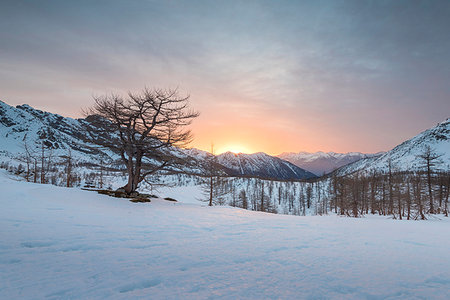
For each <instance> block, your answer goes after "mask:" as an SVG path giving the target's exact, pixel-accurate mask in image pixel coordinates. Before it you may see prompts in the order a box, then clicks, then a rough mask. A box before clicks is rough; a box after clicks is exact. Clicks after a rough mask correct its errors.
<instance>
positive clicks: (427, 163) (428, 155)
mask: <svg viewBox="0 0 450 300" xmlns="http://www.w3.org/2000/svg"><path fill="white" fill-rule="evenodd" d="M441 156H442V154H436V153H435V152H434V150H433V149H431V147H430V146H429V145H426V146H425V148H424V149H423V152H422V153H421V154H419V155H418V157H419V158H421V159H422V161H423V164H424V167H425V168H426V172H427V183H428V197H429V200H430V214H434V206H433V190H432V183H431V175H432V173H433V172H434V171H435V170H434V167H435V166H436V164H438V163H439V162H440V160H439V158H440V157H441Z"/></svg>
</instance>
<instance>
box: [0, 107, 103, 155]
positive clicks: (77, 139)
mask: <svg viewBox="0 0 450 300" xmlns="http://www.w3.org/2000/svg"><path fill="white" fill-rule="evenodd" d="M86 124H87V121H86V120H85V119H72V118H66V117H62V116H60V115H57V114H52V113H49V112H44V111H41V110H38V109H34V108H32V107H31V106H29V105H27V104H24V105H18V106H17V107H13V106H10V105H8V104H6V103H5V102H2V101H0V138H1V141H2V142H1V145H0V154H1V155H2V156H7V157H16V156H17V155H19V154H21V153H23V152H24V151H25V143H27V146H28V147H29V149H30V150H31V151H39V149H40V148H41V144H44V145H45V147H47V148H49V149H52V152H53V155H63V154H66V151H67V149H69V148H70V149H71V150H72V151H73V155H74V157H76V158H78V159H82V160H92V159H94V158H95V157H97V156H98V155H99V154H100V151H99V150H98V148H97V147H95V145H92V144H89V142H88V141H87V139H86V135H85V134H83V132H84V131H83V127H84V126H85V125H86Z"/></svg>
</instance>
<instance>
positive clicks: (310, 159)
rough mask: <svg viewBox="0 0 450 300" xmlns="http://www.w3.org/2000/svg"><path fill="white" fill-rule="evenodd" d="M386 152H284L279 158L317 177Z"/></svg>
mask: <svg viewBox="0 0 450 300" xmlns="http://www.w3.org/2000/svg"><path fill="white" fill-rule="evenodd" d="M383 153H384V152H379V153H375V154H364V153H360V152H349V153H335V152H327V153H326V152H322V151H319V152H315V153H310V152H298V153H295V152H284V153H282V154H280V155H278V157H279V158H281V159H284V160H287V161H289V162H291V163H293V164H294V165H296V166H298V167H300V168H302V169H305V170H307V171H309V172H311V173H314V174H315V175H317V176H322V175H324V174H328V173H330V172H332V171H334V170H336V169H338V168H340V167H342V166H345V165H348V164H350V163H353V162H355V161H358V160H360V159H363V158H370V157H376V156H380V155H382V154H383Z"/></svg>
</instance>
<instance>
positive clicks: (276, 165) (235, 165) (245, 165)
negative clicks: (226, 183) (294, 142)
mask: <svg viewBox="0 0 450 300" xmlns="http://www.w3.org/2000/svg"><path fill="white" fill-rule="evenodd" d="M217 162H218V163H219V164H221V165H223V166H225V167H226V168H228V169H229V170H231V171H232V174H233V175H244V176H245V175H251V176H258V177H263V178H278V179H283V180H292V179H293V180H295V179H309V178H314V177H316V176H315V175H314V174H312V173H310V172H308V171H305V170H304V169H301V168H299V167H297V166H296V165H294V164H291V163H290V162H288V161H285V160H283V159H280V158H278V157H274V156H270V155H268V154H266V153H263V152H258V153H254V154H245V153H239V154H235V153H232V152H226V153H222V154H220V155H217Z"/></svg>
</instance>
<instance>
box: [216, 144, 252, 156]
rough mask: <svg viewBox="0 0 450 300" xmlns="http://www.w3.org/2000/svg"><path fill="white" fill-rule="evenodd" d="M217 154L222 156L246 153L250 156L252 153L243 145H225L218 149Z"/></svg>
mask: <svg viewBox="0 0 450 300" xmlns="http://www.w3.org/2000/svg"><path fill="white" fill-rule="evenodd" d="M214 152H215V154H222V153H225V152H233V153H234V154H239V153H246V154H250V153H251V151H250V150H249V149H248V148H247V147H245V146H242V145H224V146H222V147H218V148H217V149H216V150H215V151H214Z"/></svg>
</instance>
